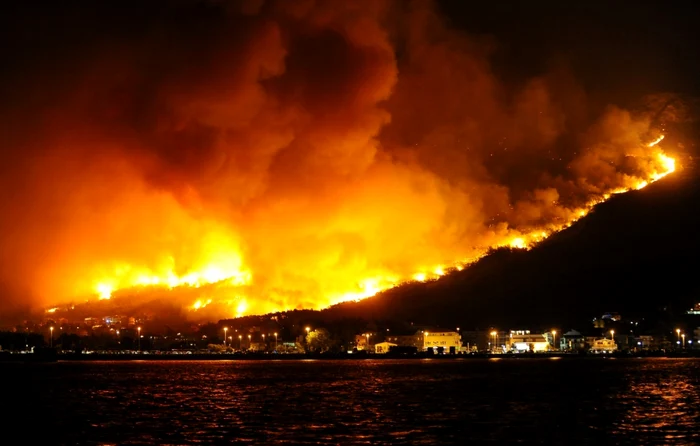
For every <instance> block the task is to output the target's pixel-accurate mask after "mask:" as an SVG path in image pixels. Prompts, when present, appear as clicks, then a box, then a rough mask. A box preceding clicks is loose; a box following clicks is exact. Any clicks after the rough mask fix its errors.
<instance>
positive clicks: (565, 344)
mask: <svg viewBox="0 0 700 446" xmlns="http://www.w3.org/2000/svg"><path fill="white" fill-rule="evenodd" d="M585 348H586V337H585V336H584V335H583V334H581V333H580V332H578V331H576V330H570V331H567V332H566V333H564V334H563V335H562V337H561V339H560V340H559V349H560V350H562V351H567V352H575V351H579V350H584V349H585Z"/></svg>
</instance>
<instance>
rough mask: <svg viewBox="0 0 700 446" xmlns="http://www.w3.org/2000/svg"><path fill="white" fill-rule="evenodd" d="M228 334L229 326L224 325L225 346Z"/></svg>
mask: <svg viewBox="0 0 700 446" xmlns="http://www.w3.org/2000/svg"><path fill="white" fill-rule="evenodd" d="M227 334H228V327H224V347H226V335H227Z"/></svg>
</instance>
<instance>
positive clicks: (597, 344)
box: [591, 338, 617, 353]
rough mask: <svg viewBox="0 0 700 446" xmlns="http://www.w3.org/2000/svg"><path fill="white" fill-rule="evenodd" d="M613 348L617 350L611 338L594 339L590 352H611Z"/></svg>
mask: <svg viewBox="0 0 700 446" xmlns="http://www.w3.org/2000/svg"><path fill="white" fill-rule="evenodd" d="M615 350H617V344H616V343H615V341H614V340H612V339H608V338H603V339H596V340H595V341H593V344H591V353H612V352H614V351H615Z"/></svg>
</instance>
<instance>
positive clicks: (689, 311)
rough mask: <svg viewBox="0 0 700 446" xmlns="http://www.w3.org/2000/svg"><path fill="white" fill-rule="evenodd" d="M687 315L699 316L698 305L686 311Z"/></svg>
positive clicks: (699, 307) (699, 306) (699, 309)
mask: <svg viewBox="0 0 700 446" xmlns="http://www.w3.org/2000/svg"><path fill="white" fill-rule="evenodd" d="M686 313H687V314H692V315H695V316H697V315H700V303H697V304H695V306H694V307H693V308H691V309H690V310H688V311H686Z"/></svg>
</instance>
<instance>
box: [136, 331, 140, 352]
mask: <svg viewBox="0 0 700 446" xmlns="http://www.w3.org/2000/svg"><path fill="white" fill-rule="evenodd" d="M136 330H137V331H138V332H139V351H141V327H138V328H137V329H136Z"/></svg>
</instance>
